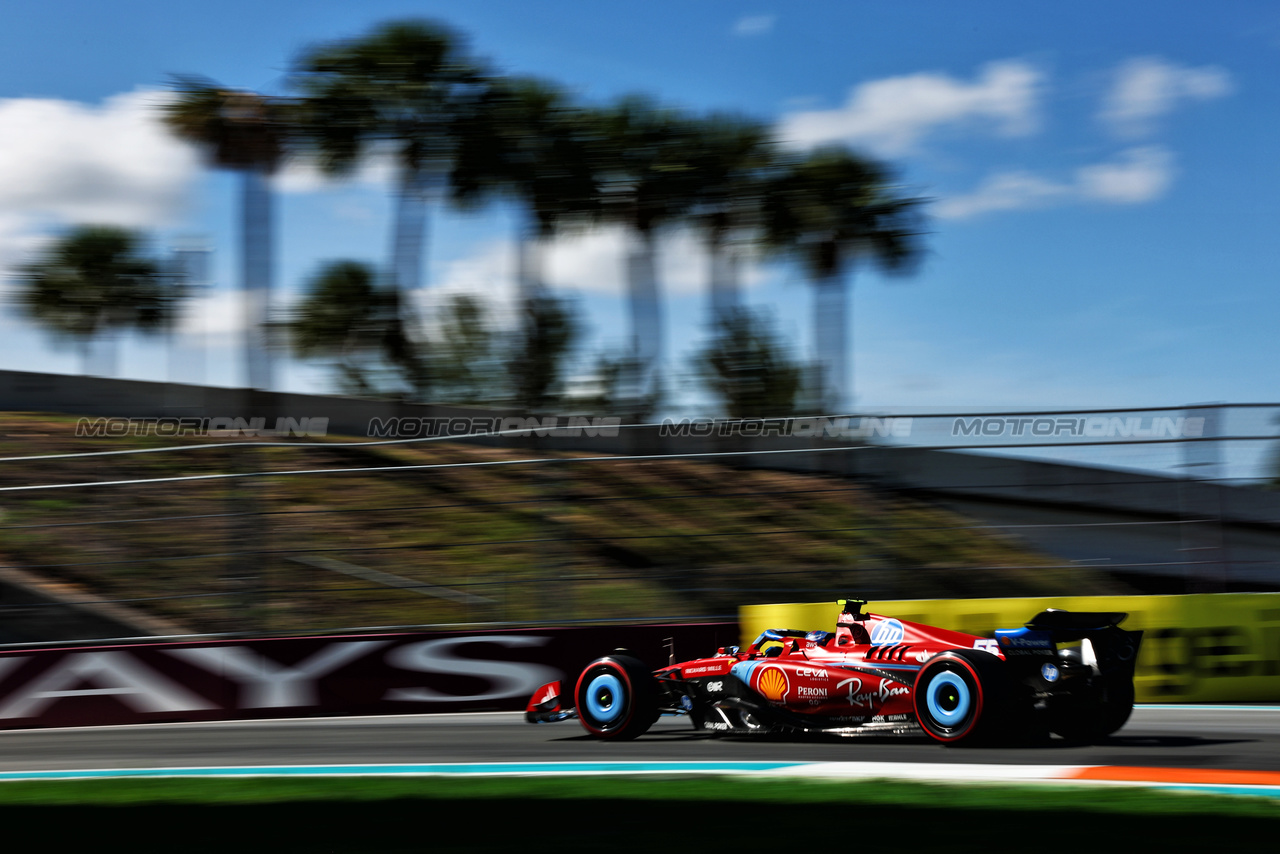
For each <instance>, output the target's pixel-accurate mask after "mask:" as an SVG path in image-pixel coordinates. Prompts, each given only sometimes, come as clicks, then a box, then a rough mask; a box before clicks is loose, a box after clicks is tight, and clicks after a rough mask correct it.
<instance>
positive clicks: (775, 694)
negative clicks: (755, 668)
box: [756, 667, 790, 703]
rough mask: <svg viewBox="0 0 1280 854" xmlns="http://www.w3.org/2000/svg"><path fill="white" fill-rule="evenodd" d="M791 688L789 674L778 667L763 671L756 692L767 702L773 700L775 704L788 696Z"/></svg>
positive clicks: (757, 682)
mask: <svg viewBox="0 0 1280 854" xmlns="http://www.w3.org/2000/svg"><path fill="white" fill-rule="evenodd" d="M789 687H790V686H789V685H788V684H787V674H785V673H783V672H782V671H781V670H779V669H778V668H776V667H766V668H765V669H764V670H763V671H761V673H760V679H759V680H757V681H756V690H757V691H759V692H760V693H761V694H763V695H764V697H765V699H766V700H772V701H774V702H775V703H776V702H780V701H781V700H782V699H783V698H784V697H786V696H787V688H789Z"/></svg>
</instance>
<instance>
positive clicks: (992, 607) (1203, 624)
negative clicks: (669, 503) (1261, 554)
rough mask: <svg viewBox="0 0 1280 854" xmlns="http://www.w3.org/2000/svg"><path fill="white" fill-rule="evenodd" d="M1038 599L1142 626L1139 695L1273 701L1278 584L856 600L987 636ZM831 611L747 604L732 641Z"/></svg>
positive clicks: (809, 621) (826, 605)
mask: <svg viewBox="0 0 1280 854" xmlns="http://www.w3.org/2000/svg"><path fill="white" fill-rule="evenodd" d="M1046 608H1061V609H1064V610H1069V611H1125V612H1127V613H1128V614H1129V618H1128V619H1127V620H1126V621H1125V622H1124V623H1123V624H1122V628H1126V629H1141V630H1143V631H1144V632H1145V634H1144V635H1143V640H1142V648H1141V650H1140V652H1139V655H1138V668H1137V673H1136V674H1135V677H1134V685H1135V687H1136V689H1137V698H1138V702H1141V703H1159V702H1166V703H1167V702H1188V703H1191V702H1195V703H1241V702H1260V701H1261V702H1278V701H1280V593H1224V594H1212V595H1192V596H1076V597H1053V598H1039V599H957V600H943V599H903V600H897V601H879V600H877V601H874V602H871V603H869V604H868V605H867V606H866V608H865V610H867V611H869V612H871V613H875V614H884V615H886V616H891V617H898V618H899V619H903V620H911V621H914V622H920V623H926V624H928V625H933V626H939V627H941V628H947V629H954V630H957V631H963V632H968V633H970V634H975V635H982V636H987V637H990V636H991V634H992V632H993V631H994V630H995V629H997V628H1016V627H1018V626H1021V625H1023V624H1024V623H1026V622H1027V621H1028V620H1030V619H1031V618H1032V617H1033V616H1035V615H1036V614H1038V613H1039V612H1041V611H1043V610H1045V609H1046ZM839 613H840V606H839V605H837V604H835V603H832V602H822V603H812V604H803V603H797V604H784V605H751V606H746V607H744V608H742V609H740V611H739V623H740V624H741V625H742V640H741V642H742V643H743V644H747V643H750V642H751V641H752V640H754V639H755V637H756V636H757V635H759V634H760V632H762V631H763V630H764V629H766V628H792V629H806V630H808V629H819V628H820V629H826V630H831V629H832V628H834V626H835V621H836V616H837V615H838V614H839Z"/></svg>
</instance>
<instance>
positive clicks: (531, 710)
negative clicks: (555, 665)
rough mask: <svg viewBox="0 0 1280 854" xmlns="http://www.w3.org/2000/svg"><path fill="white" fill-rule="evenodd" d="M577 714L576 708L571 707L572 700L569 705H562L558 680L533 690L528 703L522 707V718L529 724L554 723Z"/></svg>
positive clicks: (574, 716)
mask: <svg viewBox="0 0 1280 854" xmlns="http://www.w3.org/2000/svg"><path fill="white" fill-rule="evenodd" d="M577 716H578V710H577V709H575V708H574V707H573V705H572V700H570V701H569V705H567V706H565V705H562V699H561V696H560V683H559V682H548V683H547V684H546V685H543V686H542V687H541V688H539V689H538V690H537V691H534V692H533V696H532V697H530V698H529V704H528V705H527V706H525V707H524V719H525V720H526V721H528V722H529V723H531V724H545V723H555V722H556V721H565V720H569V719H571V718H576V717H577Z"/></svg>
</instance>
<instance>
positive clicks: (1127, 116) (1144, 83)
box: [1098, 56, 1232, 137]
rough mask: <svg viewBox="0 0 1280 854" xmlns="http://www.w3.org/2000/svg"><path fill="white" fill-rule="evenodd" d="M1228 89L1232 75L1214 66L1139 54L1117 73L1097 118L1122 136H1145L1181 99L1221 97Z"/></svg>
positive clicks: (1198, 99) (1192, 99)
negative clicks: (1176, 63) (1172, 61)
mask: <svg viewBox="0 0 1280 854" xmlns="http://www.w3.org/2000/svg"><path fill="white" fill-rule="evenodd" d="M1231 89H1232V84H1231V75H1230V74H1228V73H1227V71H1226V70H1225V69H1222V68H1219V67H1217V66H1213V65H1204V66H1200V67H1198V68H1191V67H1188V66H1180V65H1175V64H1173V63H1171V62H1166V61H1165V60H1163V59H1161V58H1159V57H1152V56H1147V57H1139V58H1137V59H1131V60H1129V61H1128V62H1126V63H1125V64H1124V65H1122V66H1121V67H1120V68H1119V70H1118V71H1117V72H1116V76H1115V82H1114V84H1113V85H1112V88H1111V91H1110V92H1109V93H1108V94H1107V96H1106V98H1105V99H1104V101H1103V104H1102V109H1101V110H1100V111H1099V113H1098V118H1099V119H1100V120H1101V121H1102V122H1103V123H1104V124H1106V125H1107V126H1108V127H1110V129H1111V130H1112V131H1113V132H1115V133H1117V134H1119V135H1121V136H1126V137H1136V136H1144V135H1147V134H1150V133H1152V132H1153V131H1154V130H1155V128H1156V124H1157V121H1156V120H1157V119H1159V118H1160V117H1161V116H1163V115H1165V114H1167V113H1169V112H1171V111H1172V110H1174V109H1175V108H1177V107H1178V106H1179V105H1180V104H1181V103H1182V102H1185V101H1207V100H1212V99H1214V98H1221V97H1223V96H1225V95H1228V94H1230V92H1231Z"/></svg>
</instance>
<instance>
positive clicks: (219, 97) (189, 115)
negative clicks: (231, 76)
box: [164, 78, 290, 389]
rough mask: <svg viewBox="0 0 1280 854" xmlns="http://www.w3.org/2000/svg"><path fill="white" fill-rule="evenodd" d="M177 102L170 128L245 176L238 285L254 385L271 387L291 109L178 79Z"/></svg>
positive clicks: (171, 106) (169, 115)
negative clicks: (277, 203) (279, 196)
mask: <svg viewBox="0 0 1280 854" xmlns="http://www.w3.org/2000/svg"><path fill="white" fill-rule="evenodd" d="M175 85H176V88H177V90H178V97H177V98H176V99H175V100H174V101H171V102H169V103H168V104H166V105H165V107H164V111H165V112H164V119H165V122H166V123H167V124H168V126H169V128H170V129H171V130H172V131H173V132H174V133H175V134H176V135H177V136H179V137H181V138H182V139H185V140H188V141H189V142H193V143H195V144H197V145H199V146H200V147H201V148H203V149H204V150H205V151H206V152H207V154H208V156H209V158H210V159H211V160H212V161H213V163H214V165H216V166H219V167H222V168H225V169H231V170H234V171H237V172H239V173H240V174H241V176H242V184H241V208H240V253H241V272H240V287H241V292H242V293H243V295H244V300H245V319H246V327H245V361H246V368H247V381H248V386H249V388H256V389H270V388H271V387H272V385H273V384H274V383H273V377H272V360H271V348H270V346H269V345H270V342H269V341H268V340H267V336H268V323H267V319H268V314H269V311H270V307H271V285H272V275H273V263H272V229H271V224H272V223H271V189H270V185H269V180H270V177H271V173H272V172H273V171H274V170H275V168H276V166H277V165H278V164H279V162H280V159H281V156H282V154H283V152H284V147H285V141H286V134H287V131H288V128H289V124H290V121H289V116H288V113H289V105H288V104H287V103H286V102H284V101H282V100H280V99H274V98H268V97H265V96H262V95H258V94H255V93H253V92H245V91H239V90H234V89H227V88H224V87H222V86H219V85H218V84H216V83H213V82H211V81H208V80H201V79H198V78H180V79H179V80H178V81H177V83H176V84H175Z"/></svg>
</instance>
